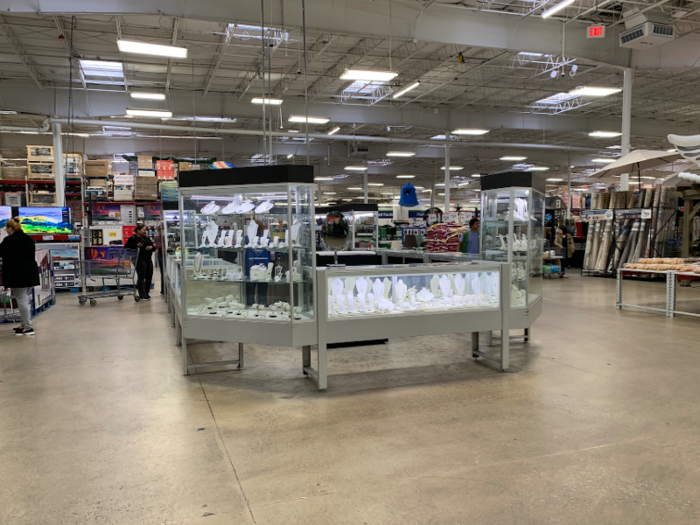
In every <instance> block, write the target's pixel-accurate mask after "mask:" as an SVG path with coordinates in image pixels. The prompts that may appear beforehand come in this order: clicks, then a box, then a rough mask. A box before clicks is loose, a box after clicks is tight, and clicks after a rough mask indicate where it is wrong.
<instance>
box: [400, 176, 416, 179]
mask: <svg viewBox="0 0 700 525" xmlns="http://www.w3.org/2000/svg"><path fill="white" fill-rule="evenodd" d="M396 178H397V179H415V178H416V176H415V175H397V176H396Z"/></svg>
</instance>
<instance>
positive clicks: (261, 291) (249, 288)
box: [245, 283, 267, 306]
mask: <svg viewBox="0 0 700 525" xmlns="http://www.w3.org/2000/svg"><path fill="white" fill-rule="evenodd" d="M256 288H257V289H258V300H257V301H256V300H255V289H256ZM245 294H246V306H252V305H253V304H255V303H258V304H264V305H266V304H267V284H263V283H245Z"/></svg>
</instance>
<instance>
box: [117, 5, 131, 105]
mask: <svg viewBox="0 0 700 525" xmlns="http://www.w3.org/2000/svg"><path fill="white" fill-rule="evenodd" d="M115 21H116V24H117V39H118V40H121V39H122V22H121V17H119V16H117V17H115ZM122 69H123V71H124V91H127V92H128V91H129V79H128V78H127V77H126V61H124V64H123V65H122Z"/></svg>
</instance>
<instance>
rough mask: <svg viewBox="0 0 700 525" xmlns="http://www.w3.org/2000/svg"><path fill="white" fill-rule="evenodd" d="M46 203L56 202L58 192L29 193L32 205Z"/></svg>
mask: <svg viewBox="0 0 700 525" xmlns="http://www.w3.org/2000/svg"><path fill="white" fill-rule="evenodd" d="M45 204H56V194H55V193H43V192H35V193H30V194H29V205H30V206H43V205H45Z"/></svg>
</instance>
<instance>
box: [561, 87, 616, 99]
mask: <svg viewBox="0 0 700 525" xmlns="http://www.w3.org/2000/svg"><path fill="white" fill-rule="evenodd" d="M620 91H622V90H621V89H617V88H604V87H589V86H581V87H577V88H576V89H572V90H571V91H569V93H571V94H572V95H576V96H578V97H607V96H608V95H614V94H615V93H619V92H620Z"/></svg>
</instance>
